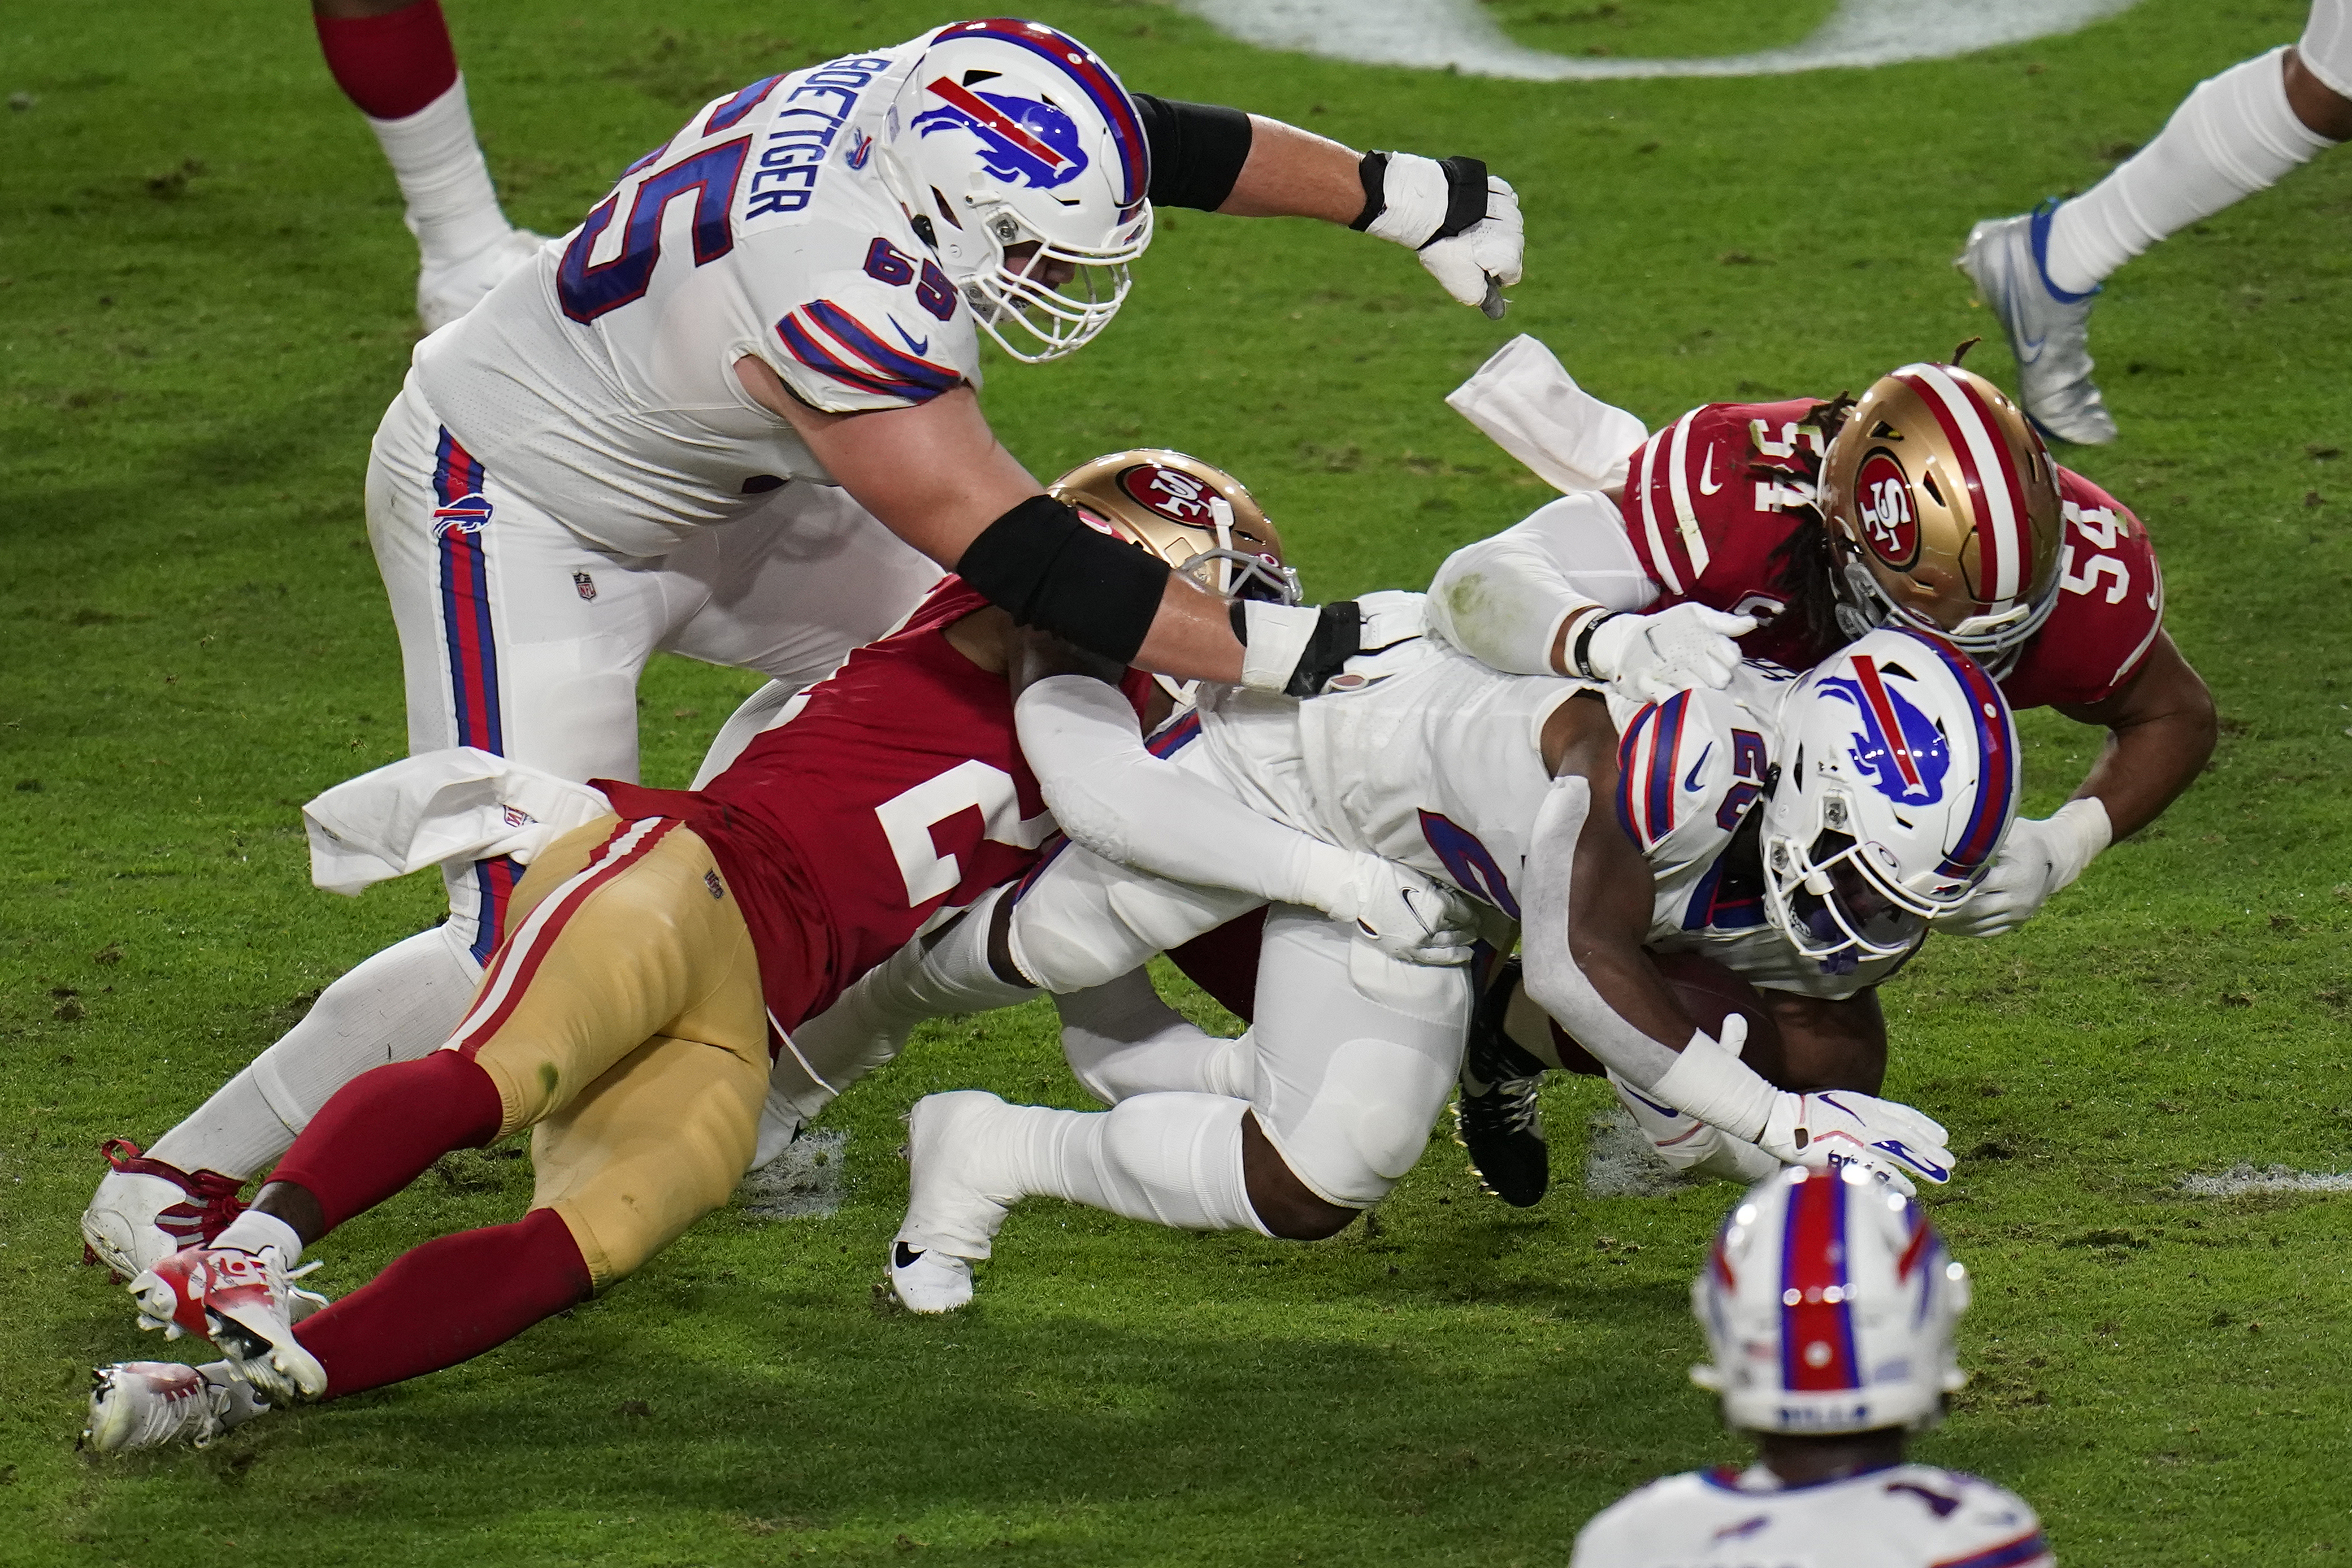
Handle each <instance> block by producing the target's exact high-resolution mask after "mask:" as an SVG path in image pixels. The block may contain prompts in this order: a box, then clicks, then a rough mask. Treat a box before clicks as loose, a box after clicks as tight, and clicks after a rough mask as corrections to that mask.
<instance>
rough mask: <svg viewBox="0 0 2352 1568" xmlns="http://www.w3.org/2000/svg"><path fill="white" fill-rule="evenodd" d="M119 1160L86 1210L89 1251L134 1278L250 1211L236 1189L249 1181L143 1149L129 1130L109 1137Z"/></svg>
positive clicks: (107, 1151)
mask: <svg viewBox="0 0 2352 1568" xmlns="http://www.w3.org/2000/svg"><path fill="white" fill-rule="evenodd" d="M99 1152H100V1154H102V1155H105V1156H106V1163H107V1164H108V1166H110V1167H112V1168H111V1169H110V1170H109V1171H108V1172H107V1173H106V1175H105V1176H104V1177H103V1178H101V1179H100V1182H99V1184H98V1190H97V1191H96V1192H95V1193H93V1194H91V1195H90V1199H89V1207H88V1208H86V1209H84V1210H83V1211H82V1216H81V1239H82V1242H83V1245H84V1246H86V1247H87V1248H88V1249H89V1257H90V1258H91V1259H93V1260H96V1261H98V1262H100V1263H103V1264H104V1265H106V1267H107V1268H109V1269H110V1270H113V1272H114V1277H115V1278H116V1279H118V1280H128V1279H131V1278H133V1277H134V1276H136V1275H139V1274H142V1273H144V1272H145V1271H146V1270H149V1269H151V1268H153V1267H154V1266H155V1265H156V1264H157V1263H159V1262H161V1261H163V1260H164V1259H166V1258H169V1257H170V1256H171V1255H172V1254H173V1253H174V1252H177V1251H179V1250H180V1249H182V1248H184V1247H203V1246H208V1245H210V1244H211V1242H212V1239H213V1238H214V1237H215V1236H218V1235H219V1234H220V1233H221V1231H222V1230H224V1229H225V1228H227V1225H228V1222H229V1221H230V1220H232V1219H235V1218H236V1217H237V1216H238V1215H239V1214H242V1213H243V1212H245V1205H244V1204H242V1203H240V1202H238V1201H237V1197H236V1195H237V1189H238V1188H239V1187H241V1186H244V1185H245V1184H244V1182H243V1181H241V1180H240V1179H239V1178H237V1177H236V1176H223V1175H222V1174H221V1173H220V1172H218V1171H205V1170H199V1171H184V1170H182V1169H181V1168H180V1167H179V1166H174V1165H168V1164H166V1163H165V1162H163V1161H162V1160H158V1159H152V1158H150V1157H148V1156H147V1155H142V1154H141V1153H140V1152H139V1145H136V1144H134V1143H132V1142H131V1141H130V1140H129V1139H128V1138H110V1139H108V1140H107V1141H106V1143H105V1144H104V1145H102V1146H101V1147H100V1151H99Z"/></svg>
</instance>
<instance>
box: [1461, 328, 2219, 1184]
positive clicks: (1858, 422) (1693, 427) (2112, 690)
mask: <svg viewBox="0 0 2352 1568" xmlns="http://www.w3.org/2000/svg"><path fill="white" fill-rule="evenodd" d="M1451 401H1452V402H1454V404H1455V406H1456V407H1457V408H1459V409H1460V410H1461V411H1462V412H1463V413H1465V414H1466V415H1468V417H1469V418H1470V419H1471V420H1472V422H1473V423H1476V424H1478V425H1479V426H1480V428H1481V429H1484V430H1486V432H1487V433H1488V434H1491V435H1493V436H1495V437H1496V440H1497V441H1498V442H1500V443H1501V444H1503V445H1504V446H1505V447H1506V448H1507V449H1508V450H1509V451H1511V452H1512V453H1513V455H1516V456H1518V457H1520V458H1521V459H1522V460H1523V461H1527V462H1528V463H1529V464H1530V465H1532V466H1534V467H1535V468H1536V470H1537V471H1538V473H1540V474H1542V475H1543V476H1545V477H1546V478H1547V479H1549V480H1550V481H1551V482H1553V483H1555V484H1559V485H1560V486H1563V487H1567V488H1569V489H1570V492H1571V493H1570V494H1569V495H1568V496H1566V497H1563V498H1562V499H1560V500H1558V501H1555V502H1553V503H1552V504H1551V505H1549V506H1548V507H1543V508H1542V509H1541V510H1539V511H1538V512H1536V513H1535V514H1534V515H1533V516H1532V517H1528V519H1527V520H1526V521H1525V522H1523V523H1520V524H1519V525H1517V527H1515V528H1510V529H1507V530H1506V531H1505V532H1503V533H1501V534H1498V535H1496V536H1495V537H1494V538H1490V539H1486V540H1482V541H1480V542H1479V543H1477V544H1475V545H1471V546H1468V547H1466V548H1465V549H1461V550H1458V551H1456V552H1455V553H1454V555H1453V556H1452V557H1451V558H1449V559H1447V561H1446V562H1445V564H1444V566H1443V567H1442V568H1440V569H1439V571H1438V574H1437V577H1436V579H1435V580H1434V581H1433V583H1432V585H1431V601H1430V602H1431V607H1432V608H1431V621H1432V623H1433V625H1434V626H1435V627H1436V628H1437V629H1438V631H1439V632H1440V633H1441V634H1442V635H1444V636H1445V637H1447V638H1449V639H1450V640H1452V641H1453V642H1454V643H1455V645H1457V646H1459V647H1462V648H1465V649H1466V650H1468V651H1469V652H1471V653H1475V654H1477V655H1478V656H1479V657H1480V658H1482V659H1485V660H1486V662H1488V663H1489V664H1495V665H1496V667H1497V668H1501V669H1510V670H1519V671H1526V672H1529V673H1533V672H1537V671H1542V670H1553V671H1559V672H1562V673H1579V672H1581V671H1583V670H1585V669H1587V668H1590V667H1591V664H1592V661H1593V660H1594V659H1595V658H1596V657H1597V656H1598V654H1599V653H1602V652H1606V651H1608V650H1610V649H1611V647H1612V643H1614V642H1615V641H1616V640H1618V639H1619V638H1621V637H1622V636H1623V635H1624V629H1623V625H1622V622H1619V621H1618V620H1616V619H1615V618H1614V617H1615V616H1616V615H1617V614H1618V613H1620V612H1629V611H1653V612H1654V611H1655V610H1656V609H1658V608H1659V607H1661V606H1670V605H1685V604H1690V605H1703V606H1707V607H1711V608H1713V609H1715V610H1717V611H1721V612H1738V613H1739V614H1741V615H1748V616H1752V617H1754V618H1755V619H1756V620H1757V621H1758V622H1760V624H1759V625H1758V626H1757V627H1756V629H1755V630H1753V631H1750V632H1746V633H1745V634H1743V635H1741V636H1740V644H1741V646H1742V648H1743V649H1745V650H1746V651H1747V652H1748V653H1752V654H1755V655H1756V656H1759V657H1762V658H1768V659H1772V660H1775V661H1777V662H1779V663H1780V664H1786V665H1788V666H1789V667H1790V668H1792V669H1798V668H1803V667H1806V666H1808V665H1810V664H1813V663H1814V662H1815V661H1817V660H1818V659H1820V658H1821V657H1822V655H1823V654H1824V653H1827V652H1828V651H1829V650H1830V649H1832V648H1834V647H1836V646H1837V645H1839V644H1840V643H1843V642H1846V641H1848V640H1849V639H1850V638H1852V637H1853V636H1854V635H1855V634H1856V633H1858V632H1861V631H1862V630H1864V629H1865V628H1867V627H1869V626H1873V625H1893V626H1904V625H1908V626H1916V627H1919V628H1921V629H1923V630H1927V631H1931V632H1937V633H1939V634H1941V635H1944V636H1947V637H1948V638H1949V639H1951V640H1952V641H1953V642H1955V643H1958V645H1960V646H1961V647H1963V648H1966V649H1968V650H1969V651H1970V652H1971V653H1974V654H1976V655H1977V656H1978V657H1979V659H1981V660H1982V661H1983V663H1984V664H1985V666H1986V668H1987V669H1988V670H1989V671H1990V673H1991V674H1993V675H1994V676H1995V677H1996V678H1997V679H1998V680H1999V681H2000V685H2001V689H2002V692H2003V694H2004V695H2006V696H2007V697H2008V699H2009V702H2010V704H2011V706H2012V707H2017V708H2030V707H2040V706H2050V707H2053V708H2055V709H2057V711H2059V712H2060V713H2063V714H2064V715H2066V716H2068V717H2069V718H2072V719H2074V720H2076V721H2078V722H2081V723H2084V724H2094V725H2098V726H2101V727H2104V728H2105V729H2106V731H2107V739H2106V745H2105V748H2104V749H2103V750H2102V752H2101V753H2100V756H2099V758H2098V759H2097V761H2096V762H2095V764H2094V765H2093V767H2092V768H2091V770H2090V772H2089V774H2088V775H2087V776H2086V777H2085V778H2084V780H2083V781H2082V784H2081V785H2080V787H2079V788H2078V789H2076V791H2075V794H2074V800H2070V801H2069V802H2068V803H2067V804H2066V805H2064V806H2063V807H2061V808H2060V809H2059V810H2058V811H2057V812H2055V813H2054V814H2053V815H2052V816H2050V817H2048V818H2045V819H2032V818H2029V819H2024V820H2022V821H2019V822H2018V823H2017V824H2016V826H2015V828H2014V829H2013V830H2012V831H2011V834H2010V836H2009V839H2008V841H2006V842H2005V843H2004V844H2003V845H2002V848H2001V852H2000V856H1999V858H1998V859H1997V860H1996V861H1995V862H1994V863H1993V866H1992V868H1991V870H1990V872H1989V873H1987V874H1986V875H1985V877H1984V878H1983V880H1982V882H1981V883H1980V884H1979V887H1978V889H1977V891H1976V892H1975V893H1974V894H1971V895H1970V897H1969V901H1968V903H1967V904H1965V905H1964V906H1963V907H1962V908H1961V909H1960V910H1958V912H1957V913H1956V914H1953V915H1948V916H1947V917H1945V918H1944V919H1942V920H1941V921H1940V922H1939V928H1941V929H1945V930H1949V931H1952V932H1955V933H1958V934H1960V935H1972V936H1994V935H1998V934H2000V933H2002V932H2005V931H2009V930H2011V929H2014V928H2015V927H2016V926H2017V925H2020V924H2021V923H2022V922H2023V921H2025V920H2026V919H2028V918H2030V917H2031V916H2032V915H2033V914H2034V912H2035V911H2037V910H2038V909H2040V908H2041V906H2042V904H2044V903H2045V902H2046V901H2047V900H2048V899H2049V898H2050V897H2051V896H2052V895H2053V894H2055V893H2057V892H2058V891H2059V890H2060V889H2061V888H2063V887H2065V886H2066V885H2068V884H2069V883H2072V882H2073V881H2074V879H2075V878H2076V877H2077V876H2079V875H2080V874H2081V873H2082V871H2083V869H2084V866H2086V865H2087V864H2089V862H2090V861H2091V859H2092V858H2093V857H2094V856H2095V855H2096V854H2098V853H2099V852H2101V851H2102V850H2104V849H2105V847H2106V846H2107V844H2108V843H2109V842H2111V841H2114V840H2116V839H2119V838H2126V837H2128V836H2130V835H2131V834H2133V833H2135V832H2137V831H2139V830H2140V829H2141V828H2143V827H2146V826H2147V824H2148V823H2149V822H2151V821H2155V819H2156V818H2157V817H2158V815H2159V814H2160V813H2161V812H2162V811H2163V810H2164V809H2165V808H2166V807H2167V806H2168V805H2169V804H2170V803H2171V801H2172V800H2174V799H2175V798H2176V797H2177V796H2178V795H2179V793H2180V792H2181V791H2182V790H2183V789H2187V788H2188V786H2189V782H2190V781H2191V780H2192V779H2195V778H2196V776H2197V774H2198V773H2199V772H2200V770H2201V769H2202V768H2204V766H2205V764H2206V762H2207V760H2208V759H2209V758H2210V757H2211V755H2212V751H2213V744H2214V739H2215V735H2216V732H2217V724H2216V719H2215V716H2214V709H2213V702H2212V698H2211V695H2210V694H2209V693H2208V692H2207V691H2206V689H2205V685H2204V683H2203V682H2202V681H2201V680H2200V679H2199V678H2198V675H2197V673H2196V672H2195V671H2194V670H2192V669H2191V668H2189V664H2188V663H2187V661H2185V660H2184V659H2183V658H2182V657H2181V656H2180V653H2179V650H2178V649H2177V648H2175V647H2174V646H2173V643H2172V640H2171V638H2170V637H2169V636H2168V635H2167V634H2166V633H2165V632H2164V629H2163V614H2164V585H2163V578H2162V575H2161V573H2160V571H2159V570H2158V565H2157V560H2156V554H2155V551H2154V549H2153V548H2152V546H2151V545H2150V543H2149V540H2148V537H2147V529H2146V528H2145V527H2144V526H2142V525H2141V524H2140V522H2139V520H2138V519H2137V518H2136V517H2133V516H2132V514H2131V513H2130V512H2129V511H2128V510H2127V509H2126V508H2125V507H2123V506H2122V504H2121V503H2119V502H2117V501H2116V499H2115V498H2114V497H2110V496H2109V495H2107V493H2106V492H2105V491H2104V490H2102V489H2100V488H2099V487H2098V486H2095V485H2094V484H2092V483H2091V482H2090V481H2089V480H2087V479H2085V478H2084V477H2083V476H2080V475H2078V474H2074V473H2071V472H2069V471H2068V470H2066V469H2064V468H2063V467H2059V466H2058V465H2055V464H2053V463H2052V462H2051V461H2050V458H2049V455H2048V453H2047V452H2046V451H2045V450H2044V449H2043V447H2042V443H2041V440H2040V439H2039V437H2037V436H2036V435H2035V434H2033V431H2032V428H2031V426H2030V425H2029V424H2028V423H2026V421H2025V420H2024V419H2023V418H2022V417H2021V415H2020V414H2019V413H2018V412H2017V410H2016V408H2015V406H2014V405H2013V404H2011V402H2009V400H2008V399H2006V398H2004V397H2003V396H2001V394H2000V392H1999V391H1998V390H1997V389H1996V388H1994V387H1993V386H1992V385H1991V383H1990V382H1986V381H1985V380H1984V379H1983V378H1981V377H1979V376H1977V375H1974V374H1972V373H1971V372H1969V371H1963V370H1960V369H1958V367H1956V366H1948V365H1936V364H1917V365H1906V366H1905V367H1903V368H1902V369H1900V370H1898V371H1894V372H1893V373H1891V374H1889V375H1886V376H1884V377H1882V378H1880V379H1879V380H1878V381H1877V382H1874V384H1873V385H1872V386H1871V388H1870V389H1869V391H1868V392H1866V393H1864V396H1863V398H1862V400H1861V401H1860V402H1858V403H1853V404H1851V405H1849V404H1847V403H1845V402H1843V400H1839V401H1832V402H1821V401H1819V400H1812V399H1796V400H1791V401H1789V402H1777V403H1710V404H1707V405H1706V406H1704V407H1701V408H1697V409H1694V410H1692V411H1691V412H1690V413H1686V414H1685V415H1684V416H1683V417H1682V418H1681V419H1679V420H1677V421H1675V423H1674V424H1673V425H1672V426H1670V427H1669V428H1667V429H1666V430H1664V431H1661V432H1659V433H1658V434H1656V435H1655V436H1654V437H1647V438H1645V436H1644V434H1643V430H1642V427H1641V424H1640V422H1639V421H1637V420H1635V419H1634V418H1633V416H1632V415H1631V414H1627V413H1623V412H1622V411H1620V410H1617V409H1612V408H1610V407H1608V406H1607V405H1605V404H1602V403H1601V402H1598V401H1597V400H1595V399H1593V398H1591V396H1590V395H1589V394H1587V393H1585V392H1582V391H1580V389H1578V388H1577V386H1576V385H1575V383H1574V382H1572V381H1570V379H1569V377H1568V375H1567V373H1566V372H1565V371H1562V370H1561V369H1560V368H1559V363H1558V361H1555V360H1554V359H1553V358H1552V357H1551V355H1550V353H1549V351H1548V350H1545V349H1544V348H1543V346H1542V345H1541V344H1539V343H1538V342H1536V341H1535V340H1533V339H1530V338H1521V339H1519V340H1517V341H1515V342H1514V343H1512V344H1511V345H1510V346H1509V347H1508V348H1507V349H1506V350H1503V352H1501V353H1500V354H1497V355H1496V357H1495V359H1494V360H1492V361H1489V362H1488V363H1487V365H1486V366H1485V367H1484V368H1482V369H1481V370H1480V371H1479V372H1478V373H1477V374H1476V375H1475V376H1474V377H1472V379H1471V380H1470V381H1469V382H1467V383H1465V385H1464V386H1463V387H1462V388H1461V389H1459V390H1458V391H1457V392H1455V393H1454V396H1453V398H1452V400H1451ZM1697 913H1698V912H1696V911H1694V912H1693V915H1694V916H1696V914H1697ZM1516 985H1517V980H1516V974H1515V971H1512V970H1509V969H1506V970H1505V971H1504V972H1503V974H1502V975H1501V977H1499V979H1498V980H1497V982H1496V989H1495V991H1494V992H1493V993H1492V994H1491V995H1490V996H1488V997H1487V998H1486V999H1485V1001H1484V1003H1483V1004H1482V1006H1481V1009H1480V1016H1481V1018H1482V1019H1507V1018H1510V1017H1514V1016H1516V1017H1517V1018H1519V1019H1522V1020H1523V1024H1524V1023H1530V1022H1535V1021H1536V1020H1533V1019H1531V1018H1530V1016H1529V1011H1528V1009H1525V1008H1523V1007H1520V1006H1518V1005H1517V1003H1516V1001H1515V999H1514V997H1513V992H1514V990H1515V988H1516ZM1548 1037H1549V1031H1548V1030H1543V1029H1542V1028H1541V1027H1540V1025H1539V1023H1536V1027H1533V1028H1528V1027H1520V1028H1517V1029H1515V1030H1509V1031H1507V1034H1506V1031H1505V1030H1500V1029H1495V1028H1482V1029H1481V1030H1480V1031H1479V1033H1478V1035H1477V1036H1476V1038H1475V1041H1474V1045H1473V1050H1472V1054H1471V1056H1470V1058H1469V1060H1468V1061H1467V1062H1466V1063H1465V1081H1464V1094H1463V1097H1462V1101H1461V1103H1460V1107H1459V1130H1460V1134H1461V1137H1462V1139H1463V1142H1464V1143H1465V1145H1467V1146H1468V1148H1469V1150H1470V1153H1471V1157H1472V1160H1473V1162H1474V1163H1475V1165H1476V1166H1478V1167H1479V1169H1480V1171H1481V1173H1482V1174H1483V1175H1484V1176H1485V1177H1486V1180H1487V1183H1488V1185H1489V1186H1492V1187H1493V1188H1495V1190H1496V1191H1497V1192H1499V1193H1500V1194H1502V1195H1503V1196H1504V1197H1507V1198H1508V1199H1509V1200H1510V1201H1512V1202H1514V1203H1534V1202H1535V1201H1537V1200H1538V1198H1540V1197H1542V1195H1543V1191H1544V1185H1545V1182H1546V1179H1547V1176H1546V1172H1547V1169H1548V1163H1547V1159H1546V1151H1545V1148H1544V1145H1543V1138H1542V1132H1541V1126H1540V1123H1539V1122H1538V1119H1537V1113H1536V1089H1537V1081H1538V1076H1539V1074H1540V1072H1541V1071H1543V1070H1545V1069H1546V1068H1548V1067H1550V1066H1554V1065H1557V1061H1555V1060H1554V1057H1555V1050H1554V1047H1553V1046H1552V1045H1551V1044H1550V1043H1549V1038H1548Z"/></svg>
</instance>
